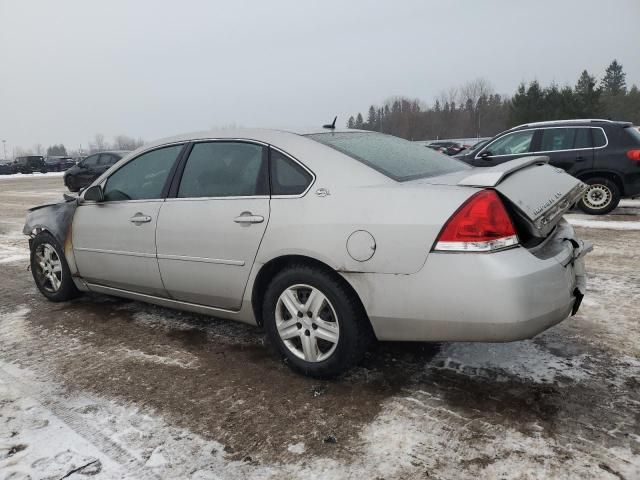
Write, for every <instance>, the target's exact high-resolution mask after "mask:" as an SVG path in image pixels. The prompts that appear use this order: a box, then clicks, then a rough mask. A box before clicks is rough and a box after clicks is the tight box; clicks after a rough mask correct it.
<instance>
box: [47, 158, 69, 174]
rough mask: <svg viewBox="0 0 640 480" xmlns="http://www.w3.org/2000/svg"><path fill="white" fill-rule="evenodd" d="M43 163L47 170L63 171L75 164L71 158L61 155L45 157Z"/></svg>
mask: <svg viewBox="0 0 640 480" xmlns="http://www.w3.org/2000/svg"><path fill="white" fill-rule="evenodd" d="M44 163H45V164H46V166H47V171H49V172H64V171H65V170H69V169H70V168H71V167H73V166H74V165H75V164H76V162H75V161H74V160H73V158H71V157H63V156H49V157H45V159H44Z"/></svg>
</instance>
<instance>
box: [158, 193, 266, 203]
mask: <svg viewBox="0 0 640 480" xmlns="http://www.w3.org/2000/svg"><path fill="white" fill-rule="evenodd" d="M269 198H270V197H269V195H236V196H232V195H229V196H228V197H174V198H165V199H164V202H166V203H172V202H187V201H194V202H204V201H207V200H254V199H258V200H260V199H262V200H269Z"/></svg>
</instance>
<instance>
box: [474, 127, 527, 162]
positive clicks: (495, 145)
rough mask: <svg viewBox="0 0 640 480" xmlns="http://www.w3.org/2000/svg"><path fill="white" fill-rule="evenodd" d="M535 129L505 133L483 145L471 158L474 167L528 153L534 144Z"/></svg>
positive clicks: (505, 160) (506, 160)
mask: <svg viewBox="0 0 640 480" xmlns="http://www.w3.org/2000/svg"><path fill="white" fill-rule="evenodd" d="M534 135H535V130H534V129H529V130H518V131H515V132H510V133H506V134H505V135H502V136H501V137H498V138H496V139H495V140H493V141H491V142H489V143H488V144H487V145H485V146H484V147H483V148H482V149H481V150H480V151H479V152H478V153H477V154H476V155H475V156H474V157H473V159H472V160H471V165H473V166H475V167H491V166H494V165H498V164H500V163H504V162H508V161H510V160H514V159H516V158H520V157H524V156H526V155H529V154H530V152H531V151H532V147H533V145H534Z"/></svg>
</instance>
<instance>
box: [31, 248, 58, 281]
mask: <svg viewBox="0 0 640 480" xmlns="http://www.w3.org/2000/svg"><path fill="white" fill-rule="evenodd" d="M35 261H36V265H35V267H36V270H37V272H36V274H37V278H38V280H39V281H40V284H41V285H42V288H44V289H45V290H46V291H47V292H51V293H56V292H57V291H58V290H60V286H61V285H62V261H61V259H60V257H59V256H58V252H56V250H55V249H54V248H53V247H52V246H51V245H49V244H48V243H43V244H41V245H39V246H38V247H37V248H36V252H35Z"/></svg>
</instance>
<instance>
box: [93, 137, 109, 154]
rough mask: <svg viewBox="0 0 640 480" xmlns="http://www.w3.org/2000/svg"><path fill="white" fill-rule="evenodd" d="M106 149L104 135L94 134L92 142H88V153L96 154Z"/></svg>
mask: <svg viewBox="0 0 640 480" xmlns="http://www.w3.org/2000/svg"><path fill="white" fill-rule="evenodd" d="M107 148H108V146H107V143H106V142H105V140H104V135H103V134H101V133H96V134H95V135H94V136H93V142H89V153H96V152H100V151H102V150H106V149H107Z"/></svg>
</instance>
